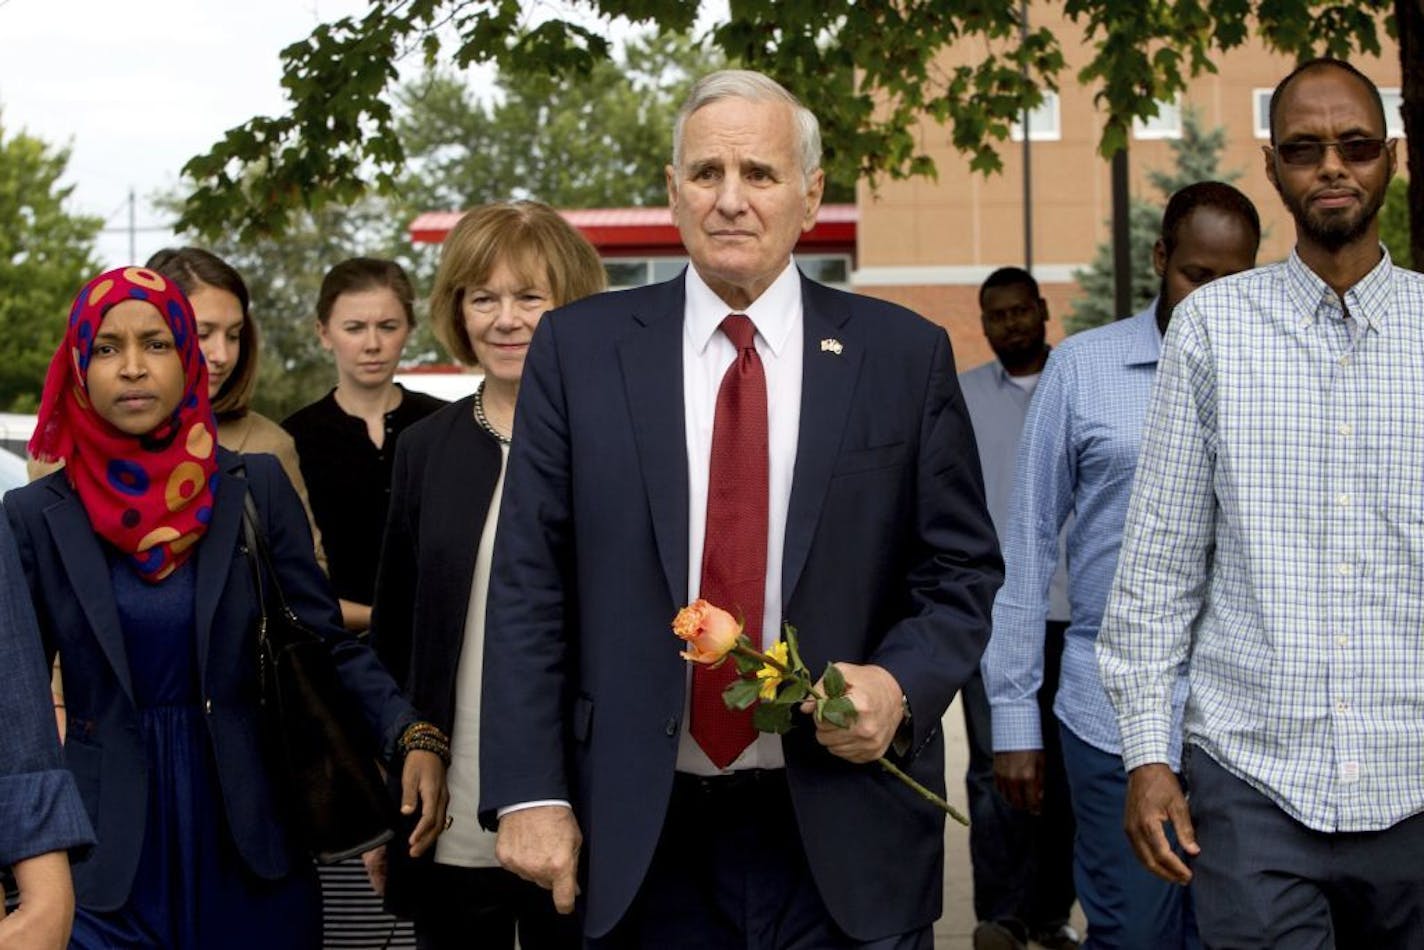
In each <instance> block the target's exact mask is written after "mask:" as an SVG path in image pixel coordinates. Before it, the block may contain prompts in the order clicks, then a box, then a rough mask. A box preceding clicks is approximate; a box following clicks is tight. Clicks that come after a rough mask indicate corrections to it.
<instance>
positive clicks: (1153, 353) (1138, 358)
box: [1122, 297, 1162, 366]
mask: <svg viewBox="0 0 1424 950" xmlns="http://www.w3.org/2000/svg"><path fill="white" fill-rule="evenodd" d="M1128 319H1129V320H1130V321H1131V322H1132V330H1131V334H1132V341H1131V343H1129V344H1128V347H1127V353H1126V354H1124V356H1123V361H1122V362H1123V365H1124V366H1155V365H1157V361H1158V359H1160V358H1161V356H1162V331H1160V330H1158V329H1157V298H1156V297H1153V298H1152V301H1151V302H1150V303H1148V304H1147V308H1146V309H1145V310H1139V311H1138V312H1137V313H1134V314H1133V315H1132V316H1131V317H1129V318H1128Z"/></svg>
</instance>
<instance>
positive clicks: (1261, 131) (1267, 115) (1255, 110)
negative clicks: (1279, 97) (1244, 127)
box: [1251, 89, 1276, 139]
mask: <svg viewBox="0 0 1424 950" xmlns="http://www.w3.org/2000/svg"><path fill="white" fill-rule="evenodd" d="M1275 91H1276V90H1275V89H1252V90H1251V116H1252V119H1251V125H1252V126H1253V130H1254V132H1255V133H1256V138H1258V139H1268V138H1270V137H1271V93H1273V92H1275Z"/></svg>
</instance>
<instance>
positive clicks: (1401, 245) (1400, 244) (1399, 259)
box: [1379, 175, 1424, 270]
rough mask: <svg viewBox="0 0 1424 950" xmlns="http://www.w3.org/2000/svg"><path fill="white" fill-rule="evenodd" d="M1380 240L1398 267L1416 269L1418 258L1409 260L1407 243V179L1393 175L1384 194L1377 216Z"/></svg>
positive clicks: (1419, 261)
mask: <svg viewBox="0 0 1424 950" xmlns="http://www.w3.org/2000/svg"><path fill="white" fill-rule="evenodd" d="M1379 225H1380V242H1381V243H1382V244H1384V246H1385V247H1387V248H1389V256H1390V259H1391V260H1393V261H1394V263H1395V264H1396V265H1398V266H1400V267H1408V268H1411V269H1413V270H1418V269H1419V268H1418V266H1417V265H1418V264H1419V263H1421V262H1424V260H1421V259H1420V258H1414V263H1411V261H1410V245H1409V179H1407V178H1404V177H1402V176H1400V175H1395V176H1394V178H1393V180H1391V181H1390V183H1389V191H1387V192H1386V193H1385V196H1384V207H1382V208H1380V216H1379Z"/></svg>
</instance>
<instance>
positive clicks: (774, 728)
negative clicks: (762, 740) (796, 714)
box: [752, 703, 792, 735]
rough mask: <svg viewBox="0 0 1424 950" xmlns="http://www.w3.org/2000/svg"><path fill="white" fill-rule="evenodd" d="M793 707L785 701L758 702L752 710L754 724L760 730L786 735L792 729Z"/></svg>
mask: <svg viewBox="0 0 1424 950" xmlns="http://www.w3.org/2000/svg"><path fill="white" fill-rule="evenodd" d="M791 708H792V707H790V706H787V705H785V704H783V703H758V704H757V707H756V709H755V710H753V711H752V725H753V726H755V727H756V730H757V731H758V732H774V733H776V734H777V735H784V734H785V733H786V732H789V731H790V729H791Z"/></svg>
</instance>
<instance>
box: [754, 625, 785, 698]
mask: <svg viewBox="0 0 1424 950" xmlns="http://www.w3.org/2000/svg"><path fill="white" fill-rule="evenodd" d="M766 655H767V656H769V657H771V658H772V659H773V660H775V661H776V662H778V663H780V664H781V665H782V666H786V665H787V663H788V660H787V657H786V641H784V640H783V641H781V642H780V643H777V644H776V645H774V646H773V647H772V648H771V649H770V650H767V651H766ZM756 676H757V679H759V680H761V689H760V690H759V691H758V693H757V695H759V696H760V697H761V698H762V699H765V700H768V701H770V700H774V699H776V688H777V687H778V686H780V685H781V682H782V680H784V679H786V674H785V673H783V672H782V671H781V670H779V669H778V668H776V667H775V666H772V665H771V664H770V663H764V664H762V668H761V669H759V670H757V675H756Z"/></svg>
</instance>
